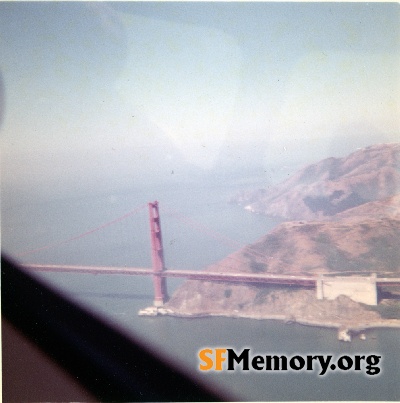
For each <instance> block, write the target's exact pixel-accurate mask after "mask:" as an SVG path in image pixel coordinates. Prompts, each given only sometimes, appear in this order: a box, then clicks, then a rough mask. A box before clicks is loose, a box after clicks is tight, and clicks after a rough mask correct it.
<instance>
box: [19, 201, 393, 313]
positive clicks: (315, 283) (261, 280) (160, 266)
mask: <svg viewBox="0 0 400 403" xmlns="http://www.w3.org/2000/svg"><path fill="white" fill-rule="evenodd" d="M147 206H148V209H149V223H150V239H151V255H152V268H139V267H114V266H81V265H60V264H23V265H22V266H23V267H24V268H25V269H27V270H34V271H41V272H70V273H91V274H125V275H139V276H152V277H153V288H154V306H156V307H160V306H163V304H164V303H165V302H166V301H167V299H168V293H167V282H166V281H167V278H168V277H170V278H186V279H189V280H200V281H214V282H228V283H244V284H262V285H274V284H275V285H285V286H297V287H307V288H316V289H317V298H319V296H321V298H319V299H322V298H323V295H322V294H321V293H323V291H322V282H323V281H324V280H323V277H322V275H321V274H315V275H299V274H293V275H292V274H274V273H237V272H220V271H211V270H207V271H194V270H177V269H173V270H171V269H168V270H167V268H166V266H165V262H164V250H163V242H162V232H161V221H160V213H159V204H158V202H157V201H155V202H151V203H148V204H147ZM144 207H146V205H143V206H139V207H137V208H135V209H134V210H132V211H130V212H128V213H126V214H124V215H122V216H121V217H118V218H116V219H114V220H112V221H109V222H107V223H105V224H103V225H100V226H99V227H96V228H94V229H91V230H89V231H86V232H84V233H82V234H79V235H76V236H74V237H71V238H68V239H66V240H64V241H60V242H56V243H52V244H49V245H46V246H43V247H41V248H37V249H32V250H29V251H26V252H24V253H20V254H19V255H17V256H25V255H29V254H33V253H37V252H39V251H43V250H46V249H50V248H53V247H57V246H60V245H62V244H65V243H69V242H72V241H75V240H77V239H80V238H83V237H86V236H88V235H90V234H92V233H94V232H97V231H99V230H102V229H104V228H106V227H108V226H110V225H113V224H115V223H117V222H120V221H122V220H124V219H125V218H127V217H129V216H131V215H133V214H136V213H138V212H139V211H141V210H142V209H143V208H144ZM203 230H204V227H203ZM208 232H209V230H208ZM219 237H221V235H219ZM224 238H225V241H226V240H228V238H226V237H224ZM245 248H247V249H246V250H247V251H250V252H251V253H253V254H256V255H258V257H260V253H259V252H257V251H254V250H251V249H250V247H248V246H247V247H245ZM264 257H265V256H264ZM324 277H325V276H324ZM360 279H362V280H365V279H368V278H366V277H329V280H327V282H330V283H329V285H331V283H332V281H335V280H337V281H341V282H342V283H345V282H347V283H348V282H350V283H351V282H352V281H353V282H357V281H358V283H359V282H360ZM372 279H373V284H374V286H375V288H376V287H377V286H385V287H387V286H393V287H399V286H400V278H376V277H375V276H373V277H372ZM319 288H320V290H319Z"/></svg>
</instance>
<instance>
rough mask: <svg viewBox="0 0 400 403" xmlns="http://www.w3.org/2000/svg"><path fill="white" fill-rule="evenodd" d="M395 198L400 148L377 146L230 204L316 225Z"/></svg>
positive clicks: (308, 168)
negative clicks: (391, 197)
mask: <svg viewBox="0 0 400 403" xmlns="http://www.w3.org/2000/svg"><path fill="white" fill-rule="evenodd" d="M399 192H400V144H378V145H374V146H370V147H367V148H365V149H362V150H358V151H356V152H354V153H352V154H350V155H349V156H347V157H345V158H328V159H325V160H322V161H320V162H318V163H316V164H312V165H308V166H306V167H305V168H303V169H302V170H300V171H298V172H297V173H295V174H294V175H293V176H292V177H290V178H289V179H287V180H286V181H284V182H282V183H281V184H279V185H276V186H271V187H268V188H264V189H258V190H255V191H250V192H242V193H241V194H239V195H237V196H236V197H234V198H233V200H232V201H233V202H235V203H239V204H241V205H245V206H246V208H247V209H249V210H251V211H253V212H258V213H262V214H266V215H269V216H276V217H282V218H285V219H288V220H320V219H324V218H326V217H331V216H334V215H335V214H338V213H340V212H342V211H345V210H348V209H350V208H353V207H356V206H359V205H362V204H364V203H367V202H370V201H375V200H379V199H383V198H387V197H390V196H393V195H395V194H396V193H399Z"/></svg>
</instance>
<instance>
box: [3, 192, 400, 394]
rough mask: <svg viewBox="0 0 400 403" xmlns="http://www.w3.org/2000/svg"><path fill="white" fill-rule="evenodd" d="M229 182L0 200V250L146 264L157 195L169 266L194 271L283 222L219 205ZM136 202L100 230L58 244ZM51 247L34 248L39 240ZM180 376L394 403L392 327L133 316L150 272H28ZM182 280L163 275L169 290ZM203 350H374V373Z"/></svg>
mask: <svg viewBox="0 0 400 403" xmlns="http://www.w3.org/2000/svg"><path fill="white" fill-rule="evenodd" d="M234 191H235V189H234V187H232V186H228V185H226V186H220V185H219V186H203V187H202V186H175V187H165V188H162V187H159V188H151V187H148V188H146V187H144V186H141V187H138V188H133V189H131V190H129V191H126V192H125V193H113V194H103V195H86V196H80V197H74V196H71V197H67V198H65V197H64V198H62V199H57V198H52V199H43V198H42V199H40V198H37V199H30V200H25V201H16V200H11V199H7V198H5V199H3V201H2V249H3V251H4V252H5V253H7V254H9V255H10V256H13V257H16V258H17V259H18V260H19V261H21V262H24V263H44V264H80V265H102V266H133V267H151V254H150V235H149V225H148V216H147V207H146V203H147V202H149V201H154V200H158V201H159V203H160V215H161V226H162V231H163V243H164V253H165V260H166V265H167V268H174V269H190V270H201V269H203V268H205V267H206V266H207V265H210V264H212V263H215V262H217V261H219V260H220V259H223V258H224V257H225V256H227V255H228V254H229V253H232V252H233V251H235V250H237V249H239V247H240V246H244V245H246V244H248V243H251V242H254V241H256V240H257V239H258V238H259V237H261V236H262V235H265V234H266V233H267V232H269V231H270V230H271V229H273V228H274V226H276V225H277V224H279V221H278V220H272V219H270V218H267V217H264V216H260V215H254V214H250V213H249V212H247V211H245V210H244V209H243V208H242V207H239V206H235V205H230V204H228V203H227V200H228V199H229V197H230V196H231V195H232V193H234ZM137 206H143V208H141V209H140V211H139V212H137V213H136V214H132V215H131V216H129V217H128V218H126V219H124V220H122V221H120V222H117V223H116V224H114V225H110V226H105V227H104V228H103V229H102V230H99V231H96V232H93V233H91V234H90V235H88V236H86V237H83V238H80V239H76V240H75V241H72V242H68V243H65V244H59V243H60V242H61V241H63V240H64V239H68V238H71V237H74V236H75V235H78V234H81V233H84V232H86V231H88V230H90V229H92V228H96V227H98V226H99V225H101V224H103V223H107V222H109V221H111V220H113V219H115V218H117V217H120V216H122V215H124V214H125V213H126V212H129V211H131V210H133V209H135V208H136V207H137ZM52 244H59V245H58V246H54V247H49V248H47V249H43V250H41V251H36V252H34V253H33V252H32V253H26V254H24V252H27V251H30V250H32V251H33V250H37V249H39V248H41V247H43V246H46V245H52ZM35 275H36V276H38V277H39V278H41V279H43V280H44V281H46V282H47V283H48V284H50V285H51V286H52V287H54V288H56V289H57V290H59V291H60V292H61V293H63V294H65V295H66V296H67V297H68V298H71V299H73V300H74V301H76V302H77V303H79V304H81V305H82V306H84V307H85V308H86V309H89V310H90V311H92V312H93V313H95V314H96V315H100V316H101V317H102V318H103V319H105V320H107V321H108V322H110V323H111V324H113V325H114V326H117V327H118V328H120V329H121V330H122V331H123V332H125V333H127V334H129V335H132V336H133V337H135V338H137V339H139V340H140V342H142V343H143V345H146V346H147V347H149V348H151V349H152V350H154V351H155V352H156V353H158V354H160V355H161V356H163V357H164V358H166V359H167V360H170V361H171V362H173V363H175V364H178V365H180V366H182V367H183V368H184V370H185V371H187V372H189V373H190V372H192V373H195V374H196V376H197V377H199V378H201V379H203V380H205V381H206V382H210V383H213V384H216V385H218V386H219V387H221V388H222V389H223V390H227V391H228V392H229V393H230V394H231V395H232V396H236V398H237V399H239V400H252V401H254V400H263V401H279V400H281V401H292V400H294V401H303V400H362V401H365V400H393V401H396V400H400V382H399V380H400V332H399V330H396V329H373V330H369V331H368V332H367V339H366V340H360V339H358V338H354V339H353V341H352V342H351V343H343V342H340V341H338V340H337V337H336V336H337V334H336V331H335V330H333V329H325V328H318V327H307V326H301V325H297V324H291V325H288V324H284V323H281V322H277V321H272V320H251V319H234V318H222V317H221V318H220V317H213V318H191V319H189V318H173V317H139V316H138V315H137V313H138V311H139V309H142V308H145V307H147V306H150V305H151V304H152V300H153V288H152V281H151V278H150V277H140V276H127V275H91V274H72V273H40V274H39V273H38V274H35ZM183 281H184V280H181V279H171V280H168V290H169V293H170V294H172V293H173V291H174V290H175V289H176V288H177V287H179V286H180V285H181V284H182V283H183ZM205 347H211V348H214V347H233V348H235V349H236V351H241V350H242V349H243V348H246V347H247V348H250V349H251V352H252V354H261V355H267V354H271V355H275V354H279V355H281V354H285V355H287V356H289V357H290V356H294V355H296V354H300V355H307V354H312V355H315V354H331V355H334V356H335V357H339V356H340V355H343V354H345V355H346V354H347V355H355V354H361V355H369V354H376V355H379V356H382V360H381V362H380V364H379V366H380V368H381V373H380V374H379V375H366V374H365V371H353V370H349V371H339V370H336V371H330V372H328V373H327V374H325V375H324V376H321V375H319V372H320V371H319V367H318V366H316V369H315V370H314V371H287V372H285V371H265V370H264V371H241V370H235V371H232V372H228V371H221V372H216V371H210V372H200V371H199V370H198V366H199V360H198V355H197V354H198V351H199V350H200V349H202V348H205Z"/></svg>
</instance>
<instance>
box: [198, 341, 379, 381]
mask: <svg viewBox="0 0 400 403" xmlns="http://www.w3.org/2000/svg"><path fill="white" fill-rule="evenodd" d="M198 357H199V360H200V364H199V369H200V370H201V371H210V370H214V371H234V370H236V369H240V370H243V371H249V370H251V369H252V370H255V371H290V370H291V371H301V370H306V371H313V370H315V369H319V370H320V372H319V375H325V374H326V373H327V371H337V370H339V371H349V370H353V371H363V372H365V374H367V375H378V374H379V373H380V372H381V368H380V367H379V364H380V361H381V358H382V357H381V356H379V355H374V354H370V355H342V356H340V357H338V358H334V357H333V356H332V355H322V354H315V355H311V354H309V355H305V356H303V355H299V354H298V355H293V356H291V357H288V356H286V355H280V354H276V355H260V354H257V355H252V354H251V353H250V349H249V348H245V349H243V350H242V351H240V352H236V351H235V350H234V349H232V348H204V349H202V350H200V351H199V353H198Z"/></svg>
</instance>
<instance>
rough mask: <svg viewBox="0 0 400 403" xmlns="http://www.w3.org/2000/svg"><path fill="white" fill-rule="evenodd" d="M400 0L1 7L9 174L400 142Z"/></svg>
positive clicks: (9, 180) (11, 179)
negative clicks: (377, 0) (382, 0)
mask: <svg viewBox="0 0 400 403" xmlns="http://www.w3.org/2000/svg"><path fill="white" fill-rule="evenodd" d="M399 27H400V13H399V5H398V4H397V3H218V2H217V3H197V2H195V3H191V2H190V3H168V2H166V3H153V2H149V3H134V2H130V3H125V2H124V3H97V2H96V3H12V2H10V3H0V38H1V42H0V49H1V55H2V57H1V60H0V72H1V74H2V77H3V87H4V89H5V95H4V104H5V112H4V116H3V124H2V139H1V147H2V182H3V184H5V185H7V186H11V187H13V186H15V187H17V188H21V189H27V190H29V189H38V188H40V187H43V188H45V187H46V186H54V187H55V188H57V189H58V190H59V192H60V193H62V192H69V191H77V192H79V191H80V190H83V189H87V188H93V189H96V187H104V188H106V189H107V188H110V189H114V188H124V187H126V186H128V185H129V184H131V183H140V182H146V181H148V182H152V181H154V182H157V181H160V182H164V181H165V182H168V181H169V180H170V178H171V177H172V175H175V176H176V178H177V180H184V179H187V178H189V177H191V176H192V175H193V173H196V172H200V173H204V174H207V172H209V173H213V172H216V171H221V170H222V171H224V170H225V171H226V172H227V174H228V173H229V172H239V171H240V170H242V171H243V172H247V171H246V169H247V170H248V171H251V169H253V168H254V169H256V168H258V167H261V168H265V170H266V171H267V169H268V168H269V167H271V166H279V165H287V164H289V165H290V164H293V165H296V164H305V163H307V162H311V161H317V160H319V159H321V158H325V157H327V156H331V155H344V154H345V153H349V152H351V151H353V150H354V149H355V148H357V147H363V146H367V145H369V144H372V143H377V142H394V141H398V139H399V128H400V113H399V112H400V97H399V95H400V28H399Z"/></svg>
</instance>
